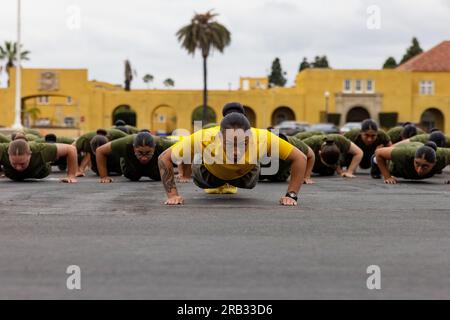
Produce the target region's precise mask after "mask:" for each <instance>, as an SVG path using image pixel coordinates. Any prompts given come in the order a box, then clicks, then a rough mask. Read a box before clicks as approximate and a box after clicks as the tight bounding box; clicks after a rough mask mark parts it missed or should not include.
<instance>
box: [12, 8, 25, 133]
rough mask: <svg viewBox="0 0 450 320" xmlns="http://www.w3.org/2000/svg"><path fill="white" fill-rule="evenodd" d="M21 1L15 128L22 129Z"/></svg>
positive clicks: (17, 48)
mask: <svg viewBox="0 0 450 320" xmlns="http://www.w3.org/2000/svg"><path fill="white" fill-rule="evenodd" d="M20 1H21V0H17V42H16V101H15V119H14V124H13V129H22V128H23V126H22V117H21V113H22V94H21V89H22V70H21V56H22V55H21V50H20V49H21V39H20V25H21V21H20V20H21V12H20V11H21V7H20Z"/></svg>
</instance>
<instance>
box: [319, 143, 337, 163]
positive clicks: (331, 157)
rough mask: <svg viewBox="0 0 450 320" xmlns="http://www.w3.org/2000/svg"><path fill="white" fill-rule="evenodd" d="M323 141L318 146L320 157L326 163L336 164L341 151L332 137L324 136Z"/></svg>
mask: <svg viewBox="0 0 450 320" xmlns="http://www.w3.org/2000/svg"><path fill="white" fill-rule="evenodd" d="M323 141H324V144H322V147H321V148H320V151H321V152H320V157H321V158H322V160H323V161H324V162H325V163H326V164H328V165H330V166H336V165H337V164H338V162H339V157H340V155H341V151H340V150H339V148H338V146H337V145H336V142H334V140H333V139H330V138H325V139H324V140H323Z"/></svg>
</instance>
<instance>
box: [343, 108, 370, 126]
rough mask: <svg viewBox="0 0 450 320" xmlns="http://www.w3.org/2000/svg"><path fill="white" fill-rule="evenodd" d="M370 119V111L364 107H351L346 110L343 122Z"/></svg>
mask: <svg viewBox="0 0 450 320" xmlns="http://www.w3.org/2000/svg"><path fill="white" fill-rule="evenodd" d="M366 119H370V113H369V111H367V109H366V108H364V107H359V106H358V107H353V108H351V109H350V110H349V111H348V112H347V116H346V118H345V122H362V121H364V120H366Z"/></svg>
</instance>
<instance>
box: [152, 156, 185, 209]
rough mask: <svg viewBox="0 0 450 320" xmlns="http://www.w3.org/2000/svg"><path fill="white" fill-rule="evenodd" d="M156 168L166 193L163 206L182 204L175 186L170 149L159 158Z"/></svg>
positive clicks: (182, 200)
mask: <svg viewBox="0 0 450 320" xmlns="http://www.w3.org/2000/svg"><path fill="white" fill-rule="evenodd" d="M158 166H159V172H160V174H161V181H162V183H163V185H164V189H165V190H166V193H167V200H166V201H165V202H164V204H167V205H174V204H183V202H184V199H183V198H182V197H181V196H179V195H178V191H177V186H176V184H175V176H174V173H173V165H172V150H171V149H167V150H166V151H164V152H163V153H162V154H161V155H160V156H159V158H158Z"/></svg>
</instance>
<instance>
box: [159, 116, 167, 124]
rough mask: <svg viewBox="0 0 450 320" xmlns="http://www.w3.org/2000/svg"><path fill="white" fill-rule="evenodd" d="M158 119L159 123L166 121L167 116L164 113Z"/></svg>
mask: <svg viewBox="0 0 450 320" xmlns="http://www.w3.org/2000/svg"><path fill="white" fill-rule="evenodd" d="M158 120H159V123H165V122H166V117H165V116H164V115H160V116H159V119H158Z"/></svg>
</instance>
